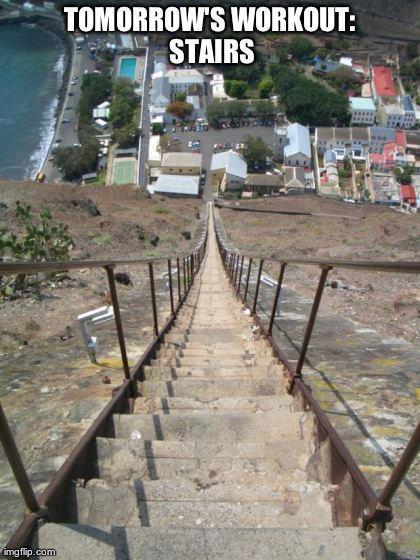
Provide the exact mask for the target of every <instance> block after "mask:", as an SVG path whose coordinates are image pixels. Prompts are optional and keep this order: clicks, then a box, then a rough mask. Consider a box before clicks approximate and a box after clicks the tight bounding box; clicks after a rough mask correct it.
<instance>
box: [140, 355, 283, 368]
mask: <svg viewBox="0 0 420 560" xmlns="http://www.w3.org/2000/svg"><path fill="white" fill-rule="evenodd" d="M150 363H151V365H152V366H172V367H198V368H203V367H212V368H217V367H220V368H227V367H237V368H244V369H246V368H248V367H250V366H266V367H269V366H272V365H276V364H278V360H277V358H276V357H274V356H257V355H252V354H249V355H248V356H247V355H244V356H243V357H242V356H225V357H219V356H217V357H212V356H208V357H203V356H178V357H170V356H164V357H162V358H160V357H159V358H156V359H154V360H151V362H150Z"/></svg>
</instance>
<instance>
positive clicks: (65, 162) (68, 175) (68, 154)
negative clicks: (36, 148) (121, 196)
mask: <svg viewBox="0 0 420 560" xmlns="http://www.w3.org/2000/svg"><path fill="white" fill-rule="evenodd" d="M54 165H55V166H56V167H58V168H59V169H60V171H61V173H62V175H63V178H64V179H65V180H66V181H74V180H77V179H80V178H81V176H82V175H84V174H85V173H89V172H91V171H94V170H95V167H96V162H95V166H93V167H92V165H91V160H90V157H89V155H87V154H86V153H85V151H84V149H83V147H82V146H65V147H62V148H61V147H60V148H58V150H57V151H56V153H55V154H54Z"/></svg>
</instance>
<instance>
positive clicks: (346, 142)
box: [315, 127, 370, 161]
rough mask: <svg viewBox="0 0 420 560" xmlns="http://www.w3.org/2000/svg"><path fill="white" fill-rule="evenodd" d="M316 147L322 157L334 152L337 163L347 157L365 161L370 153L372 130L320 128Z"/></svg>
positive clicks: (316, 136)
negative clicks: (330, 151) (328, 152)
mask: <svg viewBox="0 0 420 560" xmlns="http://www.w3.org/2000/svg"><path fill="white" fill-rule="evenodd" d="M315 146H316V149H317V150H318V153H319V154H321V155H324V154H325V152H326V151H328V150H334V152H335V153H336V156H337V161H343V159H344V158H345V157H349V158H351V159H356V160H364V159H366V156H367V154H368V153H369V148H370V130H369V128H361V127H348V128H347V127H342V128H341V127H319V128H317V129H316V132H315Z"/></svg>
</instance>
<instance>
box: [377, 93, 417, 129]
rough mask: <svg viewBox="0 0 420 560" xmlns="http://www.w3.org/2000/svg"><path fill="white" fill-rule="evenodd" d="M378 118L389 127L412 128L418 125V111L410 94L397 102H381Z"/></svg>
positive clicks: (383, 124)
mask: <svg viewBox="0 0 420 560" xmlns="http://www.w3.org/2000/svg"><path fill="white" fill-rule="evenodd" d="M378 120H379V123H380V124H381V125H382V126H385V127H389V128H404V129H410V128H413V127H414V126H415V125H416V111H415V109H414V105H413V102H412V101H411V98H410V96H409V95H404V96H403V97H401V98H399V99H398V102H397V103H388V104H386V103H380V104H379V107H378Z"/></svg>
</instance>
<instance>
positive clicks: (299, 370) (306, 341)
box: [293, 266, 332, 378]
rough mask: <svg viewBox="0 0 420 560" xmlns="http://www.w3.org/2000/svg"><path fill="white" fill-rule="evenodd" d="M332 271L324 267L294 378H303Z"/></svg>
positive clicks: (330, 268)
mask: <svg viewBox="0 0 420 560" xmlns="http://www.w3.org/2000/svg"><path fill="white" fill-rule="evenodd" d="M330 270H332V267H330V266H325V267H322V270H321V276H320V277H319V281H318V287H317V290H316V293H315V297H314V301H313V303H312V309H311V313H310V315H309V319H308V323H307V325H306V330H305V336H304V337H303V342H302V346H301V348H300V354H299V359H298V362H297V364H296V369H295V373H294V376H293V377H294V378H297V377H298V378H301V377H302V367H303V363H304V361H305V356H306V352H307V350H308V346H309V341H310V340H311V336H312V331H313V328H314V325H315V321H316V317H317V314H318V309H319V304H320V303H321V298H322V294H323V292H324V288H325V282H326V281H327V276H328V273H329V271H330Z"/></svg>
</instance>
